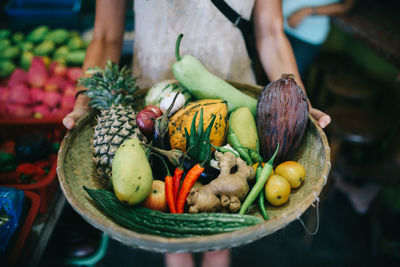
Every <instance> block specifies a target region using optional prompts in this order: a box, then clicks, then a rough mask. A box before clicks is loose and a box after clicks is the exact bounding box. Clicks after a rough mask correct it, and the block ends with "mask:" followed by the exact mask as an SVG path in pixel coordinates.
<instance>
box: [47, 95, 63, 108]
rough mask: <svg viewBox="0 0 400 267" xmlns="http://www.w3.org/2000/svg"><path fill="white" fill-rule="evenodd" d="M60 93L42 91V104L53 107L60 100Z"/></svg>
mask: <svg viewBox="0 0 400 267" xmlns="http://www.w3.org/2000/svg"><path fill="white" fill-rule="evenodd" d="M61 97H62V96H61V94H60V93H57V92H54V91H46V92H45V93H44V98H43V104H45V105H47V106H48V107H50V108H55V107H56V106H57V105H59V104H60V102H61Z"/></svg>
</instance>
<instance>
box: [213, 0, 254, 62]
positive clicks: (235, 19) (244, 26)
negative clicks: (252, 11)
mask: <svg viewBox="0 0 400 267" xmlns="http://www.w3.org/2000/svg"><path fill="white" fill-rule="evenodd" d="M211 2H212V3H213V4H214V6H215V7H216V8H218V10H219V11H220V12H221V13H222V14H223V15H224V16H225V17H226V18H227V19H228V20H229V21H230V22H232V23H233V25H235V27H236V28H238V29H239V30H240V31H241V32H242V34H243V37H244V41H245V42H246V48H247V52H248V54H249V56H250V57H251V58H252V56H253V53H254V51H253V50H252V49H251V48H252V46H253V44H252V42H254V40H253V39H252V38H253V36H251V35H252V33H253V24H252V23H251V21H249V20H247V19H244V18H243V17H242V16H241V15H240V14H239V13H237V12H236V11H235V10H233V8H231V7H230V6H229V5H228V4H227V3H226V2H225V1H224V0H211Z"/></svg>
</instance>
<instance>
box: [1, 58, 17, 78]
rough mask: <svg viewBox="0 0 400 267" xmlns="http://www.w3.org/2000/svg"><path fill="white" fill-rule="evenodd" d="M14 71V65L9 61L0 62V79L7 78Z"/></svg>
mask: <svg viewBox="0 0 400 267" xmlns="http://www.w3.org/2000/svg"><path fill="white" fill-rule="evenodd" d="M14 70H15V65H14V63H13V62H12V61H11V60H4V61H0V77H2V78H4V77H8V76H10V75H11V73H13V71H14Z"/></svg>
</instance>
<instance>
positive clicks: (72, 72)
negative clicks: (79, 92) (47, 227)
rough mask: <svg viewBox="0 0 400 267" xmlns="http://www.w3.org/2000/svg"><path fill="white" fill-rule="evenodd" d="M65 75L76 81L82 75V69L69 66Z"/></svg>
mask: <svg viewBox="0 0 400 267" xmlns="http://www.w3.org/2000/svg"><path fill="white" fill-rule="evenodd" d="M67 76H68V78H69V79H70V80H71V81H73V82H76V81H77V80H78V79H79V78H80V77H81V76H82V69H81V68H79V67H73V68H69V69H68V73H67Z"/></svg>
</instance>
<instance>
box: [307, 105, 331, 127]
mask: <svg viewBox="0 0 400 267" xmlns="http://www.w3.org/2000/svg"><path fill="white" fill-rule="evenodd" d="M310 115H311V116H312V117H313V118H314V119H315V120H316V121H317V122H318V125H319V126H320V127H321V128H325V127H326V126H328V124H329V123H331V117H330V116H329V115H328V114H326V113H323V112H322V111H321V110H318V109H315V108H310Z"/></svg>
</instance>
